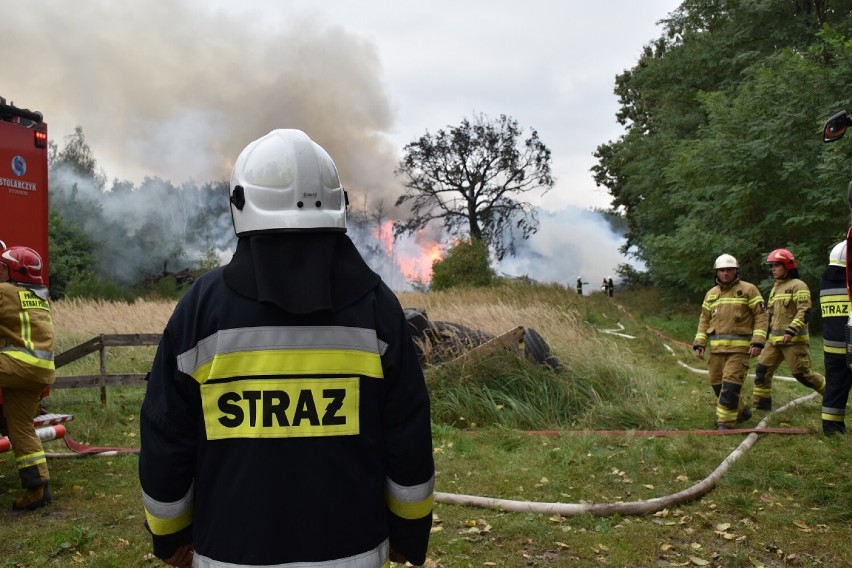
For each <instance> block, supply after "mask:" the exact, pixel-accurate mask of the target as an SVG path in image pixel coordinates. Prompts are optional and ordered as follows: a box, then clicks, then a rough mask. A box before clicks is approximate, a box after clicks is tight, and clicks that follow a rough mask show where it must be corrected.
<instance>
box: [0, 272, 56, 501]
mask: <svg viewBox="0 0 852 568" xmlns="http://www.w3.org/2000/svg"><path fill="white" fill-rule="evenodd" d="M53 346H54V334H53V323H52V321H51V319H50V303H49V301H48V294H47V288H45V287H44V286H23V285H21V284H18V283H14V282H0V388H2V390H3V413H4V414H5V416H6V422H7V425H8V428H9V440H10V441H11V442H12V448H13V450H14V452H15V463H16V465H17V468H18V474H19V475H20V477H21V485H22V486H23V487H24V488H25V489H33V488H37V487H40V486H44V485H45V484H46V483H47V481H48V479H50V476H49V475H48V471H47V460H46V458H45V455H44V448H43V447H42V444H41V440H40V439H39V437H38V436H37V435H36V433H35V428H34V427H33V418H34V417H35V416H36V414H37V412H38V408H39V402H40V400H41V393H42V391H43V390H44V387H45V385H50V384H52V383H53V381H54V379H55V377H56V371H55V368H54V364H53ZM24 505H26V503H24ZM23 508H27V507H26V506H24V507H23Z"/></svg>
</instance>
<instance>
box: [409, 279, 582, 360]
mask: <svg viewBox="0 0 852 568" xmlns="http://www.w3.org/2000/svg"><path fill="white" fill-rule="evenodd" d="M398 296H399V300H400V303H401V304H402V306H403V307H405V308H414V307H419V308H424V309H425V310H426V314H427V316H428V317H429V319H430V320H432V321H448V322H453V323H457V324H460V325H463V326H466V327H469V328H473V329H477V330H480V331H483V332H485V333H489V334H491V335H500V334H501V333H505V332H507V331H509V330H511V329H514V328H515V327H517V326H523V327H524V328H533V329H535V330H536V331H537V332H538V333H539V334H540V335H541V336H542V337H543V338H544V339H545V340H546V341H547V342H548V344H549V345H550V346H551V348H553V349H554V350H555V351H561V352H567V351H572V350H574V349H576V347H577V346H578V345H582V344H586V343H587V342H588V341H592V340H593V339H592V334H591V331H592V330H591V328H590V327H589V326H588V325H586V324H585V323H584V322H583V320H584V315H585V310H586V306H585V305H583V304H582V303H581V302H580V301H578V300H579V299H578V298H577V296H576V294H575V293H573V291H570V290H566V289H564V288H561V287H559V286H538V287H535V288H531V287H528V286H507V287H505V288H501V289H498V291H497V293H496V294H495V290H494V289H484V290H476V289H474V290H448V291H445V292H428V293H426V292H402V293H400V294H398ZM495 296H497V297H496V299H495Z"/></svg>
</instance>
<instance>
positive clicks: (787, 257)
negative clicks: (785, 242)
mask: <svg viewBox="0 0 852 568" xmlns="http://www.w3.org/2000/svg"><path fill="white" fill-rule="evenodd" d="M766 262H769V263H772V262H780V263H781V264H783V265H784V268H786V269H787V270H793V269H795V268H796V258H795V257H794V256H793V253H792V252H790V251H788V250H787V249H775V250H774V251H772V252H770V253H769V256H767V257H766Z"/></svg>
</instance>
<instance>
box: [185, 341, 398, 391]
mask: <svg viewBox="0 0 852 568" xmlns="http://www.w3.org/2000/svg"><path fill="white" fill-rule="evenodd" d="M267 375H272V376H281V375H363V376H367V377H373V378H376V379H381V378H383V377H384V373H383V371H382V360H381V357H379V354H378V353H366V352H363V351H350V350H332V349H291V350H274V351H244V352H241V353H221V354H218V355H215V356H214V357H213V360H212V361H210V362H209V363H205V364H204V365H201V366H200V367H198V368H197V369H196V370H195V371H194V372H193V373H192V378H194V379H195V380H196V381H198V383H200V384H204V383H206V382H207V381H209V380H212V379H227V378H231V377H258V376H267Z"/></svg>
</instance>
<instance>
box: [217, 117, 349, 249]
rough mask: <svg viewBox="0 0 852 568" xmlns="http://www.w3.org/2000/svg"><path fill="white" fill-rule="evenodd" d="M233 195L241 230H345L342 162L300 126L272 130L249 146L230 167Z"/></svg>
mask: <svg viewBox="0 0 852 568" xmlns="http://www.w3.org/2000/svg"><path fill="white" fill-rule="evenodd" d="M230 201H231V217H232V219H233V221H234V232H236V233H237V236H242V235H249V234H253V233H270V232H272V233H274V232H283V231H344V232H345V231H346V205H347V202H346V192H345V191H344V190H343V186H342V185H341V184H340V178H339V177H338V175H337V168H336V167H335V166H334V162H333V161H332V160H331V157H330V156H329V155H328V153H326V151H325V150H323V149H322V147H321V146H320V145H319V144H317V143H315V142H314V141H312V140H311V139H310V138H308V135H307V134H305V133H304V132H302V131H301V130H292V129H278V130H273V131H272V132H270V133H269V134H267V135H266V136H264V137H262V138H259V139H257V140H255V141H254V142H252V143H251V144H249V145H248V146H246V148H245V149H244V150H243V151H242V152H241V153H240V155H239V157H238V158H237V161H236V163H235V164H234V171H233V172H232V173H231V191H230Z"/></svg>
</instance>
